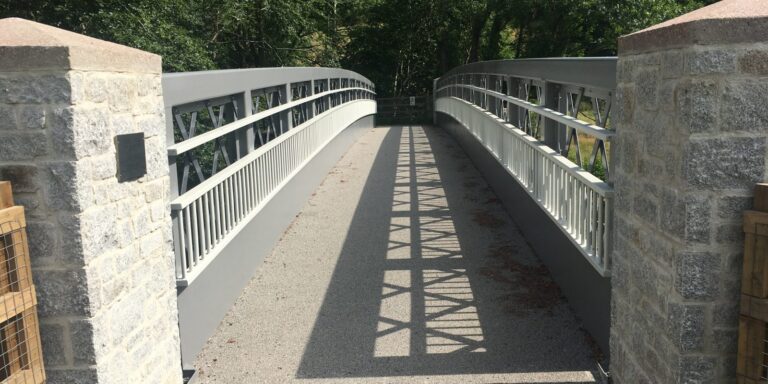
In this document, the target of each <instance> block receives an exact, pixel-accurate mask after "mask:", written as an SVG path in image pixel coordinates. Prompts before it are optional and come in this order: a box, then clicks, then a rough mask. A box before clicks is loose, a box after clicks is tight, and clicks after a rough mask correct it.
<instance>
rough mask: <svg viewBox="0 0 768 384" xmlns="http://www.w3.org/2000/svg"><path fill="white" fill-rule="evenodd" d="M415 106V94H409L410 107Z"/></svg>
mask: <svg viewBox="0 0 768 384" xmlns="http://www.w3.org/2000/svg"><path fill="white" fill-rule="evenodd" d="M415 106H416V96H411V107H415Z"/></svg>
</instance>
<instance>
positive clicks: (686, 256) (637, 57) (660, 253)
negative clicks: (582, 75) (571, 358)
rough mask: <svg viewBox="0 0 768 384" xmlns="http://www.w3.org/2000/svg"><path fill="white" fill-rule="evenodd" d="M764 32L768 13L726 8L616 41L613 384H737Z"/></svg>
mask: <svg viewBox="0 0 768 384" xmlns="http://www.w3.org/2000/svg"><path fill="white" fill-rule="evenodd" d="M767 29H768V12H766V8H765V3H764V2H760V1H754V2H750V1H730V0H726V1H722V2H719V3H716V4H713V5H711V6H709V7H706V8H702V9H700V10H698V11H694V12H692V13H690V14H688V15H685V16H683V17H681V18H678V19H674V20H671V21H668V22H665V23H664V24H662V25H659V26H656V27H651V28H648V29H645V30H643V31H640V32H637V33H634V34H631V35H627V36H624V37H622V38H621V39H620V40H619V59H618V60H619V61H618V70H617V96H616V108H615V109H616V110H615V112H617V113H615V114H613V120H612V122H611V124H613V125H614V127H615V128H616V136H615V137H614V140H613V143H612V147H611V151H612V152H613V155H614V159H613V160H614V167H613V174H612V176H611V177H612V179H613V182H614V186H615V192H616V193H615V204H614V207H615V212H614V216H613V219H614V225H613V227H614V228H615V238H614V252H613V257H612V261H613V269H612V296H611V297H612V299H611V306H612V313H613V316H611V318H612V324H611V338H610V341H611V375H612V376H613V378H614V381H615V382H618V383H625V382H652V383H682V382H699V383H703V382H707V383H729V382H735V373H736V372H735V364H734V361H735V352H736V349H737V330H738V314H739V308H738V304H739V300H740V297H739V281H740V264H741V258H742V254H743V247H744V241H743V233H742V212H743V210H744V209H747V208H748V207H749V206H750V204H751V196H752V195H753V188H754V185H755V184H756V183H758V182H761V181H764V180H765V178H766V175H767V172H766V170H767V169H768V164H766V155H768V144H767V143H768V109H766V108H765V104H766V101H768V96H767V95H768V65H766V62H768V59H767V58H768V48H766V46H765V40H766V36H765V31H766V30H767ZM660 325H662V326H660ZM753 342H756V343H763V340H762V339H760V340H753ZM649 356H652V357H653V358H649ZM761 361H763V360H762V358H761Z"/></svg>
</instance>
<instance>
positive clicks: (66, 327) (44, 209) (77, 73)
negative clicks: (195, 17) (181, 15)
mask: <svg viewBox="0 0 768 384" xmlns="http://www.w3.org/2000/svg"><path fill="white" fill-rule="evenodd" d="M160 74H161V60H160V57H159V56H156V55H153V54H149V53H146V52H143V51H139V50H136V49H132V48H128V47H124V46H121V45H117V44H112V43H108V42H104V41H100V40H96V39H92V38H88V37H86V36H82V35H78V34H75V33H71V32H67V31H64V30H60V29H57V28H53V27H49V26H46V25H42V24H38V23H34V22H31V21H26V20H23V19H16V18H9V19H2V20H0V179H2V180H10V181H11V182H12V183H13V187H14V191H15V196H14V197H15V198H16V199H17V201H18V203H19V204H21V205H24V206H25V208H26V211H27V218H28V228H29V243H30V247H31V250H30V253H31V258H32V264H33V273H34V277H35V284H36V285H37V289H38V300H39V315H40V322H41V332H42V343H43V354H44V359H45V365H46V373H47V375H48V378H49V379H48V383H50V384H55V383H181V381H182V374H181V365H180V361H181V358H180V352H179V335H178V334H179V333H178V319H177V317H178V316H177V309H176V289H175V280H174V262H173V254H172V249H171V236H170V229H171V221H170V215H169V191H170V186H169V177H168V167H167V161H166V160H165V159H166V145H165V136H164V135H165V117H164V110H163V98H162V87H161V82H160ZM137 132H143V133H144V137H145V139H144V145H145V146H146V155H147V173H146V175H144V176H143V177H141V178H139V179H138V180H135V181H130V182H122V183H121V182H118V179H117V177H116V176H117V168H116V154H115V142H114V138H115V136H116V135H118V134H127V133H137ZM155 212H165V214H159V215H158V214H154V213H155ZM150 213H151V214H150Z"/></svg>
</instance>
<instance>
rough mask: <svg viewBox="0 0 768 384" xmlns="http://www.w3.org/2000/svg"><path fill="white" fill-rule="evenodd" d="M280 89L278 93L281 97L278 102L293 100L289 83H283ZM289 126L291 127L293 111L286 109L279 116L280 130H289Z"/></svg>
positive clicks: (284, 102) (283, 102)
mask: <svg viewBox="0 0 768 384" xmlns="http://www.w3.org/2000/svg"><path fill="white" fill-rule="evenodd" d="M281 91H282V92H280V94H281V96H282V97H281V100H280V104H286V103H290V102H291V100H293V94H292V93H291V83H287V84H285V85H284V86H283V89H282V90H281ZM291 128H293V111H291V110H290V109H288V110H286V111H285V112H283V113H282V115H281V116H280V130H281V131H283V130H284V131H285V132H288V131H290V130H291Z"/></svg>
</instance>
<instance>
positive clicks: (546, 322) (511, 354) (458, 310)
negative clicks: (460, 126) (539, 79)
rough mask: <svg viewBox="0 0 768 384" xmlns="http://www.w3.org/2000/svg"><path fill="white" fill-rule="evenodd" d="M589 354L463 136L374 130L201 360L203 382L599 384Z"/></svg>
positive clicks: (321, 192) (414, 129) (301, 218)
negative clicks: (470, 154)
mask: <svg viewBox="0 0 768 384" xmlns="http://www.w3.org/2000/svg"><path fill="white" fill-rule="evenodd" d="M598 354H599V351H598V350H597V348H596V347H595V346H594V343H592V342H591V341H590V339H589V337H588V336H587V334H586V332H583V331H582V330H581V329H580V324H579V322H578V320H577V319H576V317H575V316H574V314H573V313H572V311H571V309H570V308H569V306H568V304H567V303H566V302H565V300H564V299H563V298H562V296H561V294H560V291H559V289H558V288H557V286H556V285H555V284H554V283H553V281H552V280H551V279H550V277H549V275H548V273H547V270H546V268H545V267H543V266H542V264H541V263H540V261H539V260H538V259H537V257H536V255H535V253H534V252H533V251H532V250H531V248H530V247H529V245H528V244H527V243H526V240H525V239H524V238H523V236H522V235H521V234H520V232H519V231H518V228H517V227H516V225H515V223H513V222H512V220H511V219H510V217H509V215H508V214H507V212H506V211H505V210H504V208H503V206H502V205H501V204H500V202H499V200H498V199H497V198H496V196H495V195H494V193H493V191H492V190H491V189H490V188H489V187H488V185H487V184H486V182H485V180H484V179H483V178H482V176H481V175H480V173H479V172H478V171H477V170H476V169H475V168H474V166H473V165H472V163H471V161H470V160H469V159H468V158H467V157H466V155H465V154H464V152H463V151H462V149H461V148H460V147H459V146H458V144H457V143H456V142H455V141H454V140H453V138H452V137H451V136H449V135H448V134H447V133H446V132H444V131H443V130H441V129H440V128H432V127H421V126H404V127H400V126H395V127H379V128H374V129H371V130H369V131H367V132H365V133H364V134H363V135H362V136H361V138H360V139H359V140H358V141H357V142H356V143H355V144H354V145H353V146H352V147H351V148H350V150H349V151H348V152H347V153H346V154H345V155H344V157H343V158H342V159H341V160H340V161H339V163H338V164H337V165H336V167H335V168H334V169H333V170H332V171H331V173H330V174H329V175H328V176H327V178H326V179H325V181H324V182H323V184H322V185H321V186H320V187H319V188H318V189H317V191H316V193H315V194H314V195H313V196H312V198H311V199H310V200H309V201H308V202H307V204H306V205H305V206H304V208H303V210H302V212H301V213H300V214H299V215H298V216H297V218H296V219H295V221H294V222H293V224H292V225H291V226H290V227H289V228H288V230H287V231H286V232H285V234H284V236H283V238H282V239H281V240H280V241H279V243H278V244H277V246H276V247H275V249H274V250H273V252H272V254H271V255H270V256H269V257H267V259H266V260H265V262H264V263H263V265H261V266H260V267H259V270H258V271H257V273H256V275H255V276H254V278H253V279H252V281H251V282H250V283H249V285H248V286H247V288H246V289H245V290H244V291H243V293H242V295H241V296H240V298H239V299H238V300H237V302H236V303H235V305H234V306H233V307H232V309H231V310H230V311H229V313H228V314H227V315H226V317H225V318H224V320H223V321H222V322H221V324H220V326H219V328H218V329H217V331H216V332H215V334H214V335H213V337H211V339H210V340H209V341H208V343H207V345H206V346H205V348H204V349H203V351H202V352H201V353H200V355H199V356H198V358H197V361H196V364H195V365H196V369H197V376H196V381H198V382H200V383H241V382H242V383H245V382H249V383H257V382H258V383H261V382H264V383H281V382H293V381H308V382H314V381H317V382H337V381H338V382H349V383H368V382H371V383H374V382H375V383H394V382H396V383H549V382H595V381H596V377H597V374H596V373H594V369H595V368H596V363H595V362H596V361H597V360H599V358H600V357H599V356H597V355H598Z"/></svg>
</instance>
